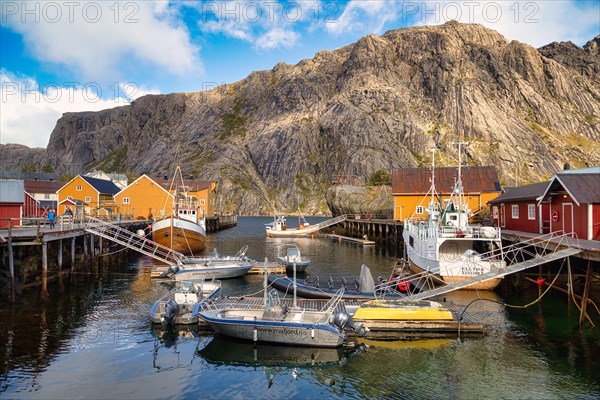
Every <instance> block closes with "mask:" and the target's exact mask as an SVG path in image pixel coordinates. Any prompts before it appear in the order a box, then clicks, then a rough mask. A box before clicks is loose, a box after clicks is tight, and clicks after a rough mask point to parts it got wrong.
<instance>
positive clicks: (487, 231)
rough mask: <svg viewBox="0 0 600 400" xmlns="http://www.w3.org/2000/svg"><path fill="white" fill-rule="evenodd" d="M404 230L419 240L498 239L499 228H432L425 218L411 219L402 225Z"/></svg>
mask: <svg viewBox="0 0 600 400" xmlns="http://www.w3.org/2000/svg"><path fill="white" fill-rule="evenodd" d="M404 229H406V230H407V231H408V232H409V233H412V234H413V235H414V236H415V237H417V238H419V239H420V240H426V239H428V238H431V237H439V238H470V239H472V238H476V239H480V238H483V239H500V228H496V227H493V226H481V225H467V226H466V227H465V228H464V229H458V228H456V227H454V226H444V225H439V226H432V225H429V223H428V221H427V219H426V218H423V219H420V218H411V219H409V220H407V221H405V223H404Z"/></svg>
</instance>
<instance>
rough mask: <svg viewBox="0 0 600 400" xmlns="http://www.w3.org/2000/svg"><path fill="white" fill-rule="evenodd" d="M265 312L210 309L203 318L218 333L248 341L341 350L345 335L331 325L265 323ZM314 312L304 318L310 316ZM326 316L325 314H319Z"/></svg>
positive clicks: (291, 322) (307, 312)
mask: <svg viewBox="0 0 600 400" xmlns="http://www.w3.org/2000/svg"><path fill="white" fill-rule="evenodd" d="M263 313H264V309H262V308H260V309H226V310H209V311H203V312H201V313H200V317H201V318H202V319H203V320H204V321H205V322H206V323H207V324H208V325H210V327H211V328H212V329H214V330H215V331H216V332H218V333H220V334H222V335H226V336H230V337H234V338H238V339H244V340H252V341H258V342H269V343H281V344H286V345H292V346H303V347H331V348H334V347H339V346H341V345H342V344H343V343H344V340H345V335H344V334H342V333H340V332H339V331H338V330H337V329H336V328H335V327H334V326H333V325H331V324H329V323H311V322H302V321H301V320H300V319H299V320H298V321H293V320H292V321H289V320H287V319H286V320H265V319H263V318H262V315H263ZM311 313H314V312H310V311H305V312H304V314H303V315H304V316H306V317H309V316H310V314H311ZM319 314H322V313H319Z"/></svg>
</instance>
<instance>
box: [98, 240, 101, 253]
mask: <svg viewBox="0 0 600 400" xmlns="http://www.w3.org/2000/svg"><path fill="white" fill-rule="evenodd" d="M98 247H99V254H102V236H100V237H99V238H98Z"/></svg>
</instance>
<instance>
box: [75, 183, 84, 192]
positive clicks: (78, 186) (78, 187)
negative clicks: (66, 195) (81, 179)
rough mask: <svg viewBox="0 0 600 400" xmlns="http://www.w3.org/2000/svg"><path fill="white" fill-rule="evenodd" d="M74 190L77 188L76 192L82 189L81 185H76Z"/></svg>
mask: <svg viewBox="0 0 600 400" xmlns="http://www.w3.org/2000/svg"><path fill="white" fill-rule="evenodd" d="M75 190H77V191H78V192H81V191H82V190H83V187H81V185H77V186H75Z"/></svg>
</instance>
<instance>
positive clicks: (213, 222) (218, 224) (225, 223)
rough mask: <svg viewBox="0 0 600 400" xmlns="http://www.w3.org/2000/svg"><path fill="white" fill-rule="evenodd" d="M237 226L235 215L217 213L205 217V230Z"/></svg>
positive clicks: (214, 230) (213, 230) (212, 230)
mask: <svg viewBox="0 0 600 400" xmlns="http://www.w3.org/2000/svg"><path fill="white" fill-rule="evenodd" d="M234 226H237V215H217V216H214V217H207V218H206V232H217V231H221V230H223V229H228V228H233V227H234Z"/></svg>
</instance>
